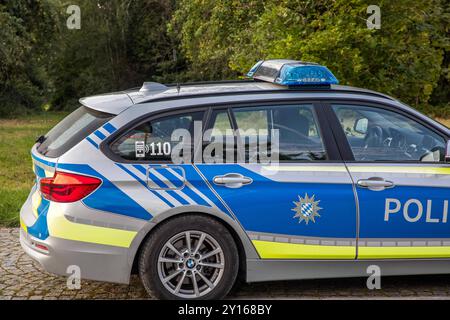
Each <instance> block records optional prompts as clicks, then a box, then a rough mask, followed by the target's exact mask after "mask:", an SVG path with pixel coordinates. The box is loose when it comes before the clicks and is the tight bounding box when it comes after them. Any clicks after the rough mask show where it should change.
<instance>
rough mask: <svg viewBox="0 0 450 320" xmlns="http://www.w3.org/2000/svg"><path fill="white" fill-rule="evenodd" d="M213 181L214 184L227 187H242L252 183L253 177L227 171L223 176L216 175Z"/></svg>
mask: <svg viewBox="0 0 450 320" xmlns="http://www.w3.org/2000/svg"><path fill="white" fill-rule="evenodd" d="M213 182H214V184H217V185H219V186H225V187H227V188H240V187H242V186H244V185H247V184H250V183H252V182H253V179H252V178H248V177H244V176H243V175H242V174H239V173H227V174H226V175H223V176H215V177H214V178H213Z"/></svg>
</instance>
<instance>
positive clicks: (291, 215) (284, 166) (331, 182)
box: [196, 103, 357, 259]
mask: <svg viewBox="0 0 450 320" xmlns="http://www.w3.org/2000/svg"><path fill="white" fill-rule="evenodd" d="M323 121H324V119H318V117H317V113H316V108H315V107H314V105H313V104H303V103H298V104H292V105H269V106H267V105H264V106H251V107H233V108H229V109H222V110H221V109H216V110H214V111H213V112H212V115H211V117H210V121H209V123H210V124H209V127H210V129H211V130H210V141H211V142H214V141H215V142H216V144H217V146H223V147H221V148H219V149H220V150H219V149H216V150H214V152H211V147H209V146H205V147H204V162H203V163H201V164H196V166H197V168H198V169H199V170H200V171H201V173H202V174H203V175H204V176H205V177H206V179H207V180H208V182H209V184H210V185H211V186H212V188H213V189H214V191H215V192H216V193H217V195H218V196H219V197H220V198H221V199H222V201H223V202H224V204H225V205H226V206H227V207H228V209H229V210H230V212H231V213H232V214H233V215H234V216H235V217H236V219H237V220H239V222H240V223H241V225H242V226H243V228H244V229H245V231H246V232H247V234H248V236H249V237H250V238H251V240H252V242H253V244H254V245H255V247H256V249H257V251H258V253H259V255H260V256H261V257H262V258H266V259H355V257H356V229H357V226H356V222H357V215H356V206H355V198H354V193H353V187H352V181H351V178H350V176H349V174H348V172H347V170H346V168H345V165H344V164H343V163H342V161H340V160H339V159H338V158H337V156H336V153H334V152H330V148H328V147H329V146H330V145H332V143H330V142H327V139H329V138H330V136H331V132H330V131H329V128H328V125H324V122H323ZM232 129H233V130H236V129H238V130H239V132H238V133H235V136H234V137H233V136H231V137H230V132H231V135H232V134H233V133H232V132H233V130H232ZM272 129H274V130H277V131H276V132H277V133H278V137H279V138H278V141H279V143H278V146H277V147H275V145H277V144H276V143H275V141H274V138H273V137H272V136H271V134H270V133H271V130H272ZM227 132H228V135H227V134H226V133H227ZM224 133H225V135H224ZM255 135H256V136H257V137H255ZM218 137H220V138H218ZM217 141H220V142H219V143H217ZM226 141H228V144H227V143H225V142H226ZM233 141H234V142H236V144H235V145H233V144H232V143H233ZM238 141H240V142H241V146H243V147H244V151H242V149H240V148H239V143H238ZM230 142H231V147H230ZM262 145H269V147H268V148H267V149H266V148H264V147H262ZM205 151H207V152H205ZM221 152H222V155H220V153H221ZM277 152H278V159H279V161H278V162H277V161H273V162H272V163H271V164H268V163H266V164H262V163H263V162H264V161H267V157H269V156H270V157H272V158H271V159H272V160H273V159H276V156H275V154H276V153H277ZM233 156H235V159H234V161H233V160H232V159H233ZM211 160H212V161H211ZM211 162H214V163H211Z"/></svg>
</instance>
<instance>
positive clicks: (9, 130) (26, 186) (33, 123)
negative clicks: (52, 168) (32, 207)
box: [0, 113, 66, 226]
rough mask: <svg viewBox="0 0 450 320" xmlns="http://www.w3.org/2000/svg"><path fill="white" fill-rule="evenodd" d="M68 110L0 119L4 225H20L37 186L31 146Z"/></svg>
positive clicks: (1, 222) (0, 187) (1, 223)
mask: <svg viewBox="0 0 450 320" xmlns="http://www.w3.org/2000/svg"><path fill="white" fill-rule="evenodd" d="M65 115H66V113H45V114H40V115H33V116H29V117H26V118H25V117H24V118H21V119H14V120H10V119H0V226H18V224H19V219H18V217H19V211H20V207H21V206H22V204H23V202H24V201H25V200H26V198H27V196H28V193H29V192H30V188H31V186H32V185H33V181H34V174H33V171H32V168H31V155H30V149H31V147H32V146H33V144H34V141H35V140H36V138H37V137H38V136H40V135H42V134H45V133H46V132H47V131H48V130H50V129H51V128H52V127H53V126H54V125H55V124H56V123H58V122H59V121H60V120H61V119H62V118H63V117H64V116H65Z"/></svg>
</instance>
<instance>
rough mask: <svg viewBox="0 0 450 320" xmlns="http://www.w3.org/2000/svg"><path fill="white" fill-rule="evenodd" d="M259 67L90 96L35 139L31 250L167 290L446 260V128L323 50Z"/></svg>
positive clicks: (49, 265) (159, 292)
mask: <svg viewBox="0 0 450 320" xmlns="http://www.w3.org/2000/svg"><path fill="white" fill-rule="evenodd" d="M249 76H250V77H252V78H253V79H251V80H246V81H223V82H208V83H192V84H183V85H175V86H165V85H161V84H157V83H145V84H144V86H143V87H142V88H141V89H137V90H130V91H126V92H119V93H112V94H106V95H100V96H94V97H89V98H84V99H81V100H80V102H81V104H82V106H81V107H80V108H79V109H77V110H76V111H74V112H73V113H72V114H71V115H69V116H68V117H67V118H65V119H64V120H63V121H62V122H61V123H59V124H58V125H57V126H56V127H55V128H53V129H52V130H51V131H50V132H49V133H48V134H47V135H45V136H44V137H43V138H41V139H39V141H38V142H37V144H36V145H35V146H34V147H33V149H32V157H33V168H34V171H35V173H36V185H35V186H34V187H33V189H32V191H31V193H30V195H29V198H28V199H27V201H26V202H25V204H24V205H23V208H22V210H21V214H20V220H21V235H20V239H21V244H22V247H23V249H24V250H25V251H26V252H27V253H28V254H29V255H30V256H31V257H32V258H34V259H36V260H37V261H38V262H40V263H41V264H42V265H43V266H44V268H45V269H46V270H48V271H49V272H53V273H56V274H60V275H67V273H66V272H67V271H68V267H69V266H78V267H79V268H80V271H81V277H82V278H83V279H94V280H100V281H111V282H117V283H128V282H129V279H130V275H131V274H132V273H133V272H134V271H137V272H138V273H139V275H140V277H141V279H142V282H143V284H144V286H145V288H146V289H147V290H148V292H150V293H153V294H155V295H156V296H157V297H160V298H169V299H174V298H184V299H197V298H203V299H213V298H222V297H224V296H225V295H226V294H227V293H228V292H229V290H230V289H231V288H232V286H233V285H234V283H235V282H236V279H237V278H238V277H240V278H242V279H243V280H245V281H247V282H257V281H268V280H290V279H308V278H327V277H353V276H364V275H366V269H367V266H368V265H371V264H374V263H375V264H377V265H379V266H380V267H381V272H382V274H383V275H396V274H427V273H428V274H430V273H448V272H449V271H450V222H449V217H448V213H449V203H448V202H449V198H450V189H449V187H450V164H449V161H450V154H449V151H450V150H449V139H450V130H449V129H448V128H446V127H444V126H443V125H441V124H439V123H437V122H435V121H434V120H432V119H429V118H427V117H426V116H424V115H422V114H420V113H419V112H417V111H415V110H414V109H412V108H410V107H408V106H405V105H404V104H402V103H401V102H399V101H397V100H395V99H393V98H391V97H389V96H386V95H383V94H380V93H377V92H373V91H369V90H363V89H357V88H352V87H345V86H338V85H336V84H337V80H336V78H335V77H334V76H333V75H332V74H331V72H330V71H329V70H328V69H326V68H325V67H323V66H319V65H316V64H311V63H304V62H299V61H291V60H270V61H261V62H259V63H258V64H257V65H255V67H253V68H252V70H251V71H250V73H249ZM192 137H193V138H192ZM188 138H189V139H188Z"/></svg>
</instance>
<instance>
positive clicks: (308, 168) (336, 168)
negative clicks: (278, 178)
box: [263, 165, 347, 172]
mask: <svg viewBox="0 0 450 320" xmlns="http://www.w3.org/2000/svg"><path fill="white" fill-rule="evenodd" d="M263 169H264V170H268V171H289V172H296V171H297V172H298V171H302V172H309V171H320V172H346V171H347V169H346V168H345V167H344V166H343V165H342V166H264V167H263Z"/></svg>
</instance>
